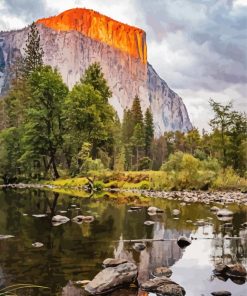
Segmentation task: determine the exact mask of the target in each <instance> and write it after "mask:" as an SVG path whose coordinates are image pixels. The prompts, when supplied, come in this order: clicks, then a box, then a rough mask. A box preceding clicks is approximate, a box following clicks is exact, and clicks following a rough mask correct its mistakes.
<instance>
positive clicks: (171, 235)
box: [0, 190, 247, 296]
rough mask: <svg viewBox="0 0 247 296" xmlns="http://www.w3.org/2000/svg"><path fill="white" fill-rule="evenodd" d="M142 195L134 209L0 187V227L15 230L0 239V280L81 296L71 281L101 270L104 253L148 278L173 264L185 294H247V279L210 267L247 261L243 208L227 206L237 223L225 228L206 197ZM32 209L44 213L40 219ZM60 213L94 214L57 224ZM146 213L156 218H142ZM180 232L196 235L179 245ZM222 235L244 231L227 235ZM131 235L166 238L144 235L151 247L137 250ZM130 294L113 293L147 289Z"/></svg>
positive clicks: (102, 200) (1, 231) (6, 231)
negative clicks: (202, 200) (154, 211)
mask: <svg viewBox="0 0 247 296" xmlns="http://www.w3.org/2000/svg"><path fill="white" fill-rule="evenodd" d="M134 201H135V202H136V199H133V198H132V202H134ZM137 202H138V204H139V205H142V204H144V205H145V207H144V208H143V209H141V210H139V211H132V212H129V211H128V210H129V207H130V205H126V204H119V203H118V201H117V199H116V200H111V199H107V198H97V197H95V198H94V197H91V198H77V197H75V196H65V195H60V196H59V194H58V193H49V192H44V191H43V192H42V191H36V190H33V191H25V190H22V191H6V192H0V234H2V235H7V234H11V235H14V236H15V238H13V239H8V240H1V241H0V285H1V286H2V287H3V286H7V285H10V284H14V283H32V284H38V285H44V286H48V287H49V288H50V290H49V291H45V290H39V291H38V290H36V291H32V292H31V293H30V295H35V296H39V295H42V296H43V295H66V296H68V295H73V296H76V295H80V294H81V293H82V291H81V290H80V289H78V288H76V287H74V286H73V284H72V282H71V281H77V280H85V279H91V278H92V277H93V276H94V275H95V274H96V273H97V272H99V271H100V270H101V268H102V266H101V264H102V261H103V260H104V259H105V258H107V257H115V258H124V259H128V260H129V261H132V262H135V263H136V264H137V265H138V267H139V281H145V280H146V279H148V278H149V277H150V275H151V273H152V271H153V270H154V269H155V268H156V267H160V266H171V269H172V271H173V275H172V279H173V280H174V281H176V282H178V283H179V284H180V285H182V286H183V287H184V288H185V290H186V291H187V295H192V296H193V295H195V296H198V295H203V294H205V295H210V293H211V292H212V291H215V290H222V289H224V290H229V291H231V292H232V295H238V296H241V295H245V294H246V293H244V292H246V284H243V283H241V284H243V285H240V282H233V281H232V280H231V279H221V278H217V277H214V276H213V273H212V271H213V269H214V265H215V264H216V263H218V262H223V263H226V264H228V263H235V262H241V263H242V264H244V265H245V266H247V245H246V244H247V230H246V229H244V228H241V224H242V223H243V222H246V207H244V206H239V205H229V208H230V209H231V210H232V211H233V212H234V216H233V220H232V222H231V223H232V226H231V225H228V227H225V226H224V223H225V222H223V221H219V220H218V219H217V217H216V216H215V215H214V214H213V213H212V212H210V208H209V206H206V205H203V204H193V205H186V206H182V205H181V204H179V203H178V202H177V201H171V200H160V199H154V200H151V201H148V200H146V199H143V198H142V199H140V200H137ZM149 205H153V206H156V207H159V208H162V209H164V213H163V214H159V215H156V216H151V217H150V216H149V215H148V214H147V211H146V207H147V206H149ZM174 209H179V210H180V212H181V214H180V216H179V219H174V216H173V215H172V210H174ZM33 214H46V215H47V216H45V217H42V218H35V217H33V216H32V215H33ZM56 214H61V215H66V216H68V217H69V218H73V217H75V216H76V215H80V214H84V215H93V216H94V217H95V220H94V221H93V222H92V223H82V224H80V225H78V224H76V223H72V222H68V223H66V224H64V225H60V226H58V227H53V226H52V223H51V217H52V216H53V215H56ZM202 219H203V222H202ZM146 220H152V221H154V222H155V224H154V225H144V222H145V221H146ZM188 220H191V221H192V223H191V222H189V221H188ZM198 220H199V222H198ZM186 221H188V222H186ZM198 225H202V226H198ZM179 235H186V236H188V237H189V236H191V237H193V238H197V239H194V240H193V242H192V244H191V246H189V247H188V248H187V249H185V250H181V249H180V248H179V247H178V245H177V244H176V239H177V237H178V236H179ZM225 236H230V237H233V236H238V237H239V238H236V239H228V240H227V239H224V237H225ZM212 238H214V239H212ZM131 239H155V240H157V239H166V241H154V242H147V243H146V249H145V250H144V251H142V252H137V251H135V250H134V249H133V244H132V243H129V242H125V240H131ZM34 242H42V243H43V244H44V247H42V248H39V249H36V248H33V247H32V243H34ZM223 280H225V282H224V281H223ZM121 293H122V294H121ZM126 293H127V292H126V290H122V291H120V292H118V293H117V294H116V292H115V294H114V293H113V294H112V295H128V296H130V295H139V296H146V295H147V293H142V294H140V292H139V294H138V292H137V291H135V290H131V291H129V292H128V294H126ZM23 295H25V294H23Z"/></svg>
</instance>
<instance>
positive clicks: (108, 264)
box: [103, 258, 128, 268]
mask: <svg viewBox="0 0 247 296" xmlns="http://www.w3.org/2000/svg"><path fill="white" fill-rule="evenodd" d="M127 262H128V261H127V260H125V259H115V258H107V259H105V260H104V261H103V267H104V268H107V267H115V266H118V265H120V264H123V263H127Z"/></svg>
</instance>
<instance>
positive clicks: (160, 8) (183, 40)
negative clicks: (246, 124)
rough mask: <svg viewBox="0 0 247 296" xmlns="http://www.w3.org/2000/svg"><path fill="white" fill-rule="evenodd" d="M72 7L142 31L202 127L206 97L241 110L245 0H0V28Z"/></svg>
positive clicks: (246, 104)
mask: <svg viewBox="0 0 247 296" xmlns="http://www.w3.org/2000/svg"><path fill="white" fill-rule="evenodd" d="M72 7H86V8H92V9H94V10H97V11H99V12H101V13H103V14H106V15H108V16H110V17H112V18H114V19H117V20H119V21H122V22H124V23H128V24H130V25H135V26H138V27H141V28H143V29H144V30H145V31H146V32H147V41H148V59H149V62H150V63H151V64H152V65H153V66H154V68H155V69H156V71H157V72H158V73H159V74H160V75H161V77H162V78H164V79H165V81H166V82H167V83H168V84H169V86H170V87H171V88H173V89H174V90H175V91H176V92H177V93H178V94H179V95H180V96H181V97H182V98H183V99H184V102H185V104H186V106H187V108H188V112H189V115H190V118H191V121H192V123H193V124H194V125H195V126H198V127H199V128H200V129H201V128H203V127H204V128H208V126H207V122H208V120H209V118H210V117H211V116H212V114H211V112H210V108H209V104H208V100H209V99H210V98H213V99H215V100H217V101H219V102H222V103H226V102H229V101H230V100H232V101H233V103H234V107H235V108H236V109H238V110H241V111H247V84H246V83H247V0H124V1H123V0H35V1H34V0H0V15H1V18H0V30H9V29H16V28H21V27H23V26H25V25H27V24H29V23H30V22H32V21H33V20H36V19H37V18H40V17H45V16H46V17H47V16H50V15H55V14H57V13H59V12H62V11H63V10H65V9H69V8H72Z"/></svg>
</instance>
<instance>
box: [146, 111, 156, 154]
mask: <svg viewBox="0 0 247 296" xmlns="http://www.w3.org/2000/svg"><path fill="white" fill-rule="evenodd" d="M144 127H145V155H146V156H148V157H151V146H152V142H153V139H154V123H153V114H152V112H151V109H150V108H148V109H147V110H146V112H145V120H144Z"/></svg>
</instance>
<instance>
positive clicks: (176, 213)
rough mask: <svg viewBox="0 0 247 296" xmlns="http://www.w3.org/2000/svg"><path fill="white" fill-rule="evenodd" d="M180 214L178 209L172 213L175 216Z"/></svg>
mask: <svg viewBox="0 0 247 296" xmlns="http://www.w3.org/2000/svg"><path fill="white" fill-rule="evenodd" d="M179 214H180V211H179V210H178V209H175V210H173V211H172V215H173V216H178V215H179Z"/></svg>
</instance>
